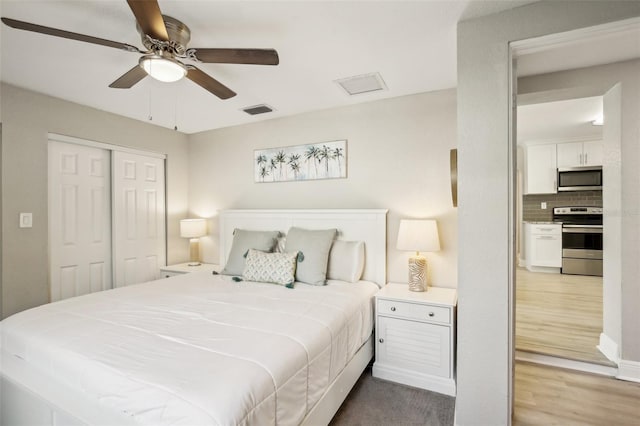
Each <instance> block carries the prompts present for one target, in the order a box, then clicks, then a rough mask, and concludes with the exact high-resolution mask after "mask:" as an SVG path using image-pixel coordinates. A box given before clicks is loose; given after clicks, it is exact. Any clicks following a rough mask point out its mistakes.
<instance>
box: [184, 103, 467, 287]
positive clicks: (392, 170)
mask: <svg viewBox="0 0 640 426" xmlns="http://www.w3.org/2000/svg"><path fill="white" fill-rule="evenodd" d="M455 103H456V99H455V91H454V90H445V91H439V92H432V93H425V94H418V95H413V96H406V97H400V98H393V99H389V100H382V101H376V102H370V103H364V104H359V105H355V106H349V107H344V108H336V109H330V110H325V111H319V112H312V113H307V114H301V115H296V116H292V117H286V118H281V119H274V120H269V121H263V122H259V123H255V124H250V125H243V126H237V127H230V128H226V129H220V130H215V131H209V132H203V133H200V134H196V135H191V136H190V142H189V165H190V174H189V182H190V185H189V208H190V210H191V212H192V214H194V215H197V216H202V217H215V214H216V211H219V210H221V209H230V208H386V209H389V214H388V217H387V248H388V253H387V263H388V265H387V276H388V279H389V280H391V281H400V282H406V281H407V273H408V272H407V263H406V262H407V259H408V257H409V253H406V252H400V251H398V250H396V248H395V245H396V238H397V230H398V226H399V220H400V219H401V218H435V219H437V220H438V225H439V231H440V239H441V245H442V251H440V252H437V253H428V254H426V255H427V258H428V261H429V264H430V266H431V270H430V272H431V273H430V275H431V283H432V284H433V285H436V286H445V287H456V285H457V276H456V264H457V244H456V241H457V233H456V228H457V225H456V222H457V212H456V209H455V208H453V206H452V202H451V193H450V174H449V150H450V149H452V148H454V147H455V139H456V117H455V114H456V107H455ZM337 139H347V140H348V145H347V152H348V154H347V155H348V164H347V169H348V171H347V173H348V178H347V179H335V180H317V181H305V182H280V183H254V179H253V151H254V150H255V149H260V148H273V147H282V146H289V145H298V144H306V143H316V142H323V141H331V140H337ZM211 231H212V232H211V236H210V237H209V238H208V239H205V241H203V251H204V257H205V260H207V261H209V262H215V263H218V248H217V238H218V235H217V230H216V229H215V221H211Z"/></svg>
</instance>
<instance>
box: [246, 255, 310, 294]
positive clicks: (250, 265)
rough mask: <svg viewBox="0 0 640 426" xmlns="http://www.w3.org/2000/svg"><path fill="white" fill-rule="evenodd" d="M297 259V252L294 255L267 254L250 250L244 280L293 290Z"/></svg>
mask: <svg viewBox="0 0 640 426" xmlns="http://www.w3.org/2000/svg"><path fill="white" fill-rule="evenodd" d="M297 257H298V252H297V251H296V252H293V253H265V252H262V251H260V250H254V249H249V252H248V253H247V259H246V262H245V265H244V271H243V272H242V278H244V280H245V281H257V282H263V283H273V284H280V285H283V286H285V287H288V288H293V282H294V281H295V275H296V258H297Z"/></svg>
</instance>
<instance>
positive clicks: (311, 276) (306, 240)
mask: <svg viewBox="0 0 640 426" xmlns="http://www.w3.org/2000/svg"><path fill="white" fill-rule="evenodd" d="M337 233H338V231H337V230H336V229H322V230H309V229H302V228H295V227H293V228H291V229H289V232H288V233H287V241H286V243H285V250H286V251H287V252H294V251H299V252H300V256H298V265H297V266H296V281H300V282H303V283H307V284H313V285H325V284H326V283H327V263H328V261H329V250H331V243H332V242H333V240H334V238H335V237H336V234H337Z"/></svg>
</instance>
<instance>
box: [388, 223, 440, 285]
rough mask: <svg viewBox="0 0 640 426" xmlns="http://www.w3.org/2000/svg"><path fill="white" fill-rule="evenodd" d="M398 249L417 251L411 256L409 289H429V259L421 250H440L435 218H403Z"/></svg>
mask: <svg viewBox="0 0 640 426" xmlns="http://www.w3.org/2000/svg"><path fill="white" fill-rule="evenodd" d="M397 248H398V250H407V251H415V252H416V254H415V256H411V257H410V258H409V290H411V291H426V290H427V259H426V258H425V257H424V256H422V255H421V254H420V252H421V251H438V250H440V240H439V238H438V226H437V224H436V221H435V220H401V221H400V230H399V231H398V244H397Z"/></svg>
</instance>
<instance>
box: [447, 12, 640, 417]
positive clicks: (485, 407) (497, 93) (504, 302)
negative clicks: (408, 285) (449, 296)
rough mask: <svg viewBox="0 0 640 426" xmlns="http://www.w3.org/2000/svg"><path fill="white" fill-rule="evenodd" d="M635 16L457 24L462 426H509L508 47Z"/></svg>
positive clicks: (507, 17)
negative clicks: (537, 38)
mask: <svg viewBox="0 0 640 426" xmlns="http://www.w3.org/2000/svg"><path fill="white" fill-rule="evenodd" d="M638 15H640V3H638V2H615V1H593V2H571V1H557V2H539V3H533V4H530V5H526V6H522V7H519V8H516V9H512V10H509V11H506V12H503V13H499V14H494V15H490V16H486V17H482V18H478V19H474V20H469V21H464V22H461V23H460V24H459V25H458V88H457V91H458V167H459V172H458V176H459V183H460V185H459V190H460V191H459V208H460V211H459V218H458V219H459V220H458V224H459V228H458V233H459V243H458V244H459V254H458V256H459V263H458V265H459V267H458V268H459V269H458V278H459V279H458V295H459V299H458V300H459V302H458V350H457V356H458V365H457V380H458V395H457V398H456V423H457V424H459V425H488V424H495V425H497V424H501V425H506V424H510V422H511V394H512V388H511V387H512V382H511V379H512V357H513V352H512V351H513V342H512V336H513V334H512V333H513V330H512V329H511V324H512V312H511V311H510V306H511V302H512V300H513V287H512V284H513V281H514V276H513V262H514V257H515V254H514V252H515V250H514V242H513V240H514V238H513V235H514V229H513V225H512V224H513V222H514V211H515V210H514V200H513V196H514V195H515V194H513V193H512V191H511V189H512V186H513V185H514V182H515V176H514V171H515V169H516V167H515V161H516V159H515V155H514V152H515V149H512V147H511V145H510V141H509V126H510V120H509V114H510V111H509V108H510V100H509V97H510V91H509V90H510V89H509V88H510V74H509V70H510V55H509V43H510V42H511V41H516V40H523V39H527V38H532V37H538V36H542V35H546V34H553V33H558V32H563V31H569V30H572V29H576V28H582V27H588V26H593V25H597V24H602V23H606V22H611V21H616V20H621V19H625V18H629V17H634V16H638Z"/></svg>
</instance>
